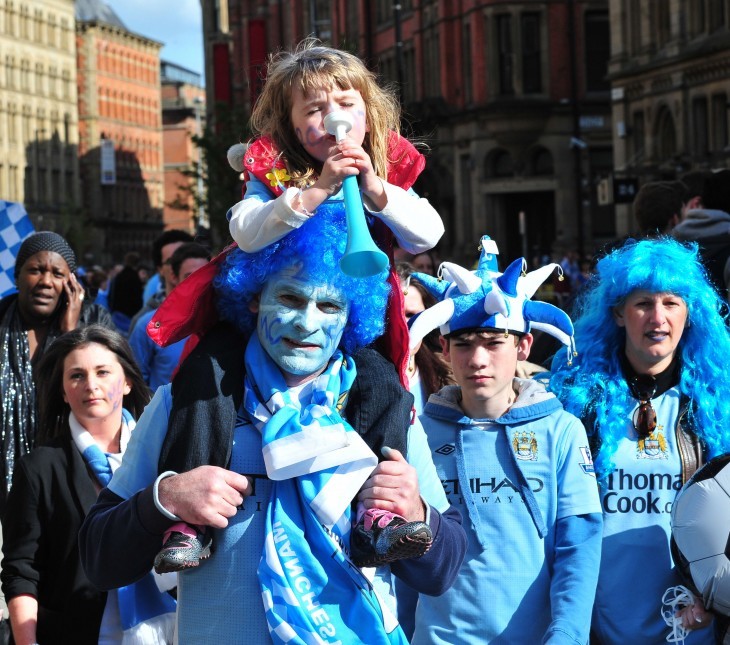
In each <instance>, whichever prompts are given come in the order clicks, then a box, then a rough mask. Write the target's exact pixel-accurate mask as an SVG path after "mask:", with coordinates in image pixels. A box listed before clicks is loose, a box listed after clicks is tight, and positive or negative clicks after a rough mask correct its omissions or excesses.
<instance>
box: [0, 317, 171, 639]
mask: <svg viewBox="0 0 730 645" xmlns="http://www.w3.org/2000/svg"><path fill="white" fill-rule="evenodd" d="M38 367H39V369H38V373H39V381H38V394H39V398H40V400H42V401H43V402H44V405H43V406H42V407H41V413H40V424H39V428H40V432H39V443H40V444H42V445H41V447H38V448H36V449H34V450H33V451H31V452H30V453H29V454H28V455H26V456H24V457H23V458H22V459H21V460H20V461H19V463H18V465H17V467H16V470H15V475H14V477H13V486H12V488H11V490H10V493H9V495H8V501H7V506H6V512H5V516H4V518H3V536H4V544H3V553H4V556H5V557H4V559H3V563H2V569H3V570H2V573H1V574H0V576H1V578H2V588H3V592H4V593H5V596H6V598H7V599H8V609H9V611H10V622H11V627H12V631H13V636H14V638H15V642H16V643H18V644H19V645H26V644H28V643H36V642H37V643H94V644H96V643H102V642H103V643H111V642H117V643H119V642H122V633H123V631H126V630H127V629H128V628H130V627H135V626H136V625H138V624H140V623H142V622H144V623H145V624H144V625H143V626H142V629H145V628H146V626H147V625H149V623H153V625H152V630H151V631H152V634H153V635H152V636H149V637H146V638H145V640H143V641H141V642H145V643H165V642H168V639H169V638H170V637H171V633H168V634H167V635H166V636H165V635H161V634H162V633H164V631H165V629H167V630H168V632H171V631H172V630H171V628H172V626H173V624H174V609H175V606H174V601H172V599H171V598H170V597H169V596H168V595H167V594H164V595H163V594H160V592H159V591H158V590H157V589H156V587H155V584H154V580H153V579H152V578H151V577H150V576H147V577H145V578H143V579H142V581H140V582H138V583H135V584H134V585H132V586H130V587H126V588H124V590H114V591H111V592H109V593H102V592H99V591H97V590H96V589H95V588H94V587H93V586H92V584H91V583H90V582H89V580H88V579H87V577H86V575H85V573H84V571H83V569H82V567H81V564H80V561H79V549H78V539H77V536H78V530H79V528H80V526H81V523H82V522H83V520H84V518H85V517H86V513H87V511H88V509H89V508H90V507H91V505H92V504H93V503H94V502H95V501H96V497H97V494H98V493H99V491H100V490H101V488H103V487H104V486H105V485H106V484H107V483H108V481H109V480H110V479H111V476H112V473H113V471H114V470H115V469H116V467H117V466H118V465H119V464H120V463H121V459H122V455H123V454H124V450H125V448H126V444H127V442H128V440H129V437H130V433H131V431H132V429H133V427H134V417H136V416H138V415H139V414H141V412H142V410H143V408H144V406H145V405H146V403H147V402H148V401H149V391H148V389H147V386H146V385H145V383H144V380H143V378H142V375H141V374H140V371H139V369H138V367H137V366H136V364H135V363H134V359H133V358H132V353H131V350H130V348H129V345H128V344H127V342H126V341H125V340H124V339H123V338H122V337H121V336H120V335H119V334H118V333H117V332H115V331H112V330H109V329H107V328H105V327H102V326H100V325H90V326H88V327H83V328H81V329H76V330H74V331H72V332H69V333H67V334H64V335H63V336H61V337H60V338H59V339H57V340H56V341H55V342H54V343H53V344H52V345H51V347H50V348H49V349H48V351H47V352H46V354H45V355H44V357H43V359H42V360H41V362H40V364H39V366H38ZM120 557H123V554H121V553H120ZM141 591H143V592H144V593H145V594H148V595H149V597H148V598H146V600H145V601H144V602H143V601H141V600H140V593H139V592H141ZM140 603H142V604H141V605H140ZM130 608H131V609H132V610H133V613H135V612H134V610H136V613H135V617H134V618H132V619H129V614H130V611H129V610H130ZM171 612H172V613H171ZM139 616H142V617H143V618H144V619H147V618H150V617H152V620H151V621H146V620H145V621H140V620H139ZM130 620H131V622H132V623H134V621H135V620H136V621H137V622H136V623H134V624H133V625H132V624H130ZM158 627H159V628H160V629H159V630H158V629H157V628H158ZM137 642H140V641H137Z"/></svg>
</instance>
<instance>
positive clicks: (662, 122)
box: [654, 107, 677, 162]
mask: <svg viewBox="0 0 730 645" xmlns="http://www.w3.org/2000/svg"><path fill="white" fill-rule="evenodd" d="M654 143H655V150H654V153H655V158H656V159H657V161H659V162H663V161H666V160H667V159H671V158H672V157H673V156H674V155H675V154H677V129H676V128H675V126H674V119H673V118H672V113H671V112H670V111H669V108H667V107H662V108H660V110H659V112H658V114H657V118H656V135H655V137H654Z"/></svg>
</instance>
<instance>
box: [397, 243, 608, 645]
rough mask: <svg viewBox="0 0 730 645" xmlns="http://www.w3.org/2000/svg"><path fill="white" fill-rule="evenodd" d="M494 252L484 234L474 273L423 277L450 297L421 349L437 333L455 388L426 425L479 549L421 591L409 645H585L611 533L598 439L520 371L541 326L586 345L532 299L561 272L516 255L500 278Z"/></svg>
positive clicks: (420, 326) (420, 324)
mask: <svg viewBox="0 0 730 645" xmlns="http://www.w3.org/2000/svg"><path fill="white" fill-rule="evenodd" d="M490 251H493V243H492V242H491V240H489V238H488V237H486V236H485V237H484V238H482V254H481V258H480V262H479V265H478V268H477V269H476V271H474V272H471V271H468V270H466V269H463V268H462V267H460V266H457V265H455V264H450V263H444V264H442V265H441V268H440V271H439V275H440V278H439V279H435V278H432V277H430V276H427V275H422V274H416V275H418V278H419V280H422V281H423V282H424V283H425V284H426V285H427V287H428V288H429V289H430V290H431V291H432V293H433V294H434V295H435V296H436V297H437V298H438V299H439V302H438V303H437V304H436V305H434V306H433V307H431V308H430V309H427V310H426V311H425V312H423V313H421V314H420V316H419V318H418V319H417V320H416V321H415V322H414V323H413V325H412V326H411V344H412V345H415V344H417V343H418V341H419V340H420V339H421V338H422V337H423V336H424V335H425V334H426V333H427V332H428V331H430V330H431V329H434V328H435V327H439V329H440V332H441V337H440V342H441V346H442V348H443V354H444V358H446V360H447V361H449V362H450V364H451V367H452V369H453V373H454V379H455V380H456V382H457V385H456V386H447V387H445V388H443V389H442V390H441V391H440V392H438V393H437V394H432V395H431V397H430V398H429V401H428V403H427V404H426V407H425V410H424V414H423V415H422V416H421V417H420V420H421V422H422V424H423V426H424V428H425V430H426V432H427V434H428V439H429V445H430V447H431V451H432V454H433V460H434V463H435V465H436V469H437V471H438V474H439V476H440V478H441V481H442V483H443V486H444V489H445V491H446V494H447V497H448V498H449V501H450V503H451V504H453V505H454V506H455V507H456V508H458V509H459V510H460V511H461V513H462V515H463V516H464V518H465V522H464V525H465V529H466V532H467V536H468V540H469V546H468V550H467V557H466V559H465V560H464V563H463V564H462V566H461V569H460V571H459V575H458V576H457V579H456V582H455V584H454V585H453V586H452V587H451V589H449V590H448V591H447V592H446V593H445V594H443V595H442V596H440V597H438V598H433V597H427V596H424V595H421V596H420V598H419V602H418V606H417V609H416V616H415V633H414V636H413V640H412V643H415V644H417V645H421V644H423V643H449V642H453V641H452V640H451V639H452V638H453V634H458V635H459V641H460V642H462V643H475V642H479V643H491V642H495V643H496V642H499V643H540V642H543V643H587V642H588V637H589V629H590V619H591V609H592V606H593V598H594V596H595V590H596V582H597V573H598V565H599V561H600V550H601V529H602V520H601V507H600V505H599V500H598V490H597V487H596V480H595V475H594V473H593V462H592V460H591V454H590V451H589V449H588V440H587V438H586V433H585V430H584V428H583V426H582V425H581V422H580V421H579V420H578V419H577V418H576V417H574V416H573V415H572V414H569V413H568V412H566V411H565V410H563V406H562V405H561V404H560V402H559V401H558V400H557V399H556V398H555V396H554V395H553V394H551V393H550V392H548V391H547V390H546V389H545V387H544V386H543V385H542V384H540V383H538V382H537V381H533V380H523V379H519V378H515V377H514V374H515V367H516V365H517V361H518V360H524V359H526V358H527V357H528V355H529V353H530V346H531V345H532V335H531V334H530V330H531V329H532V328H535V329H540V330H542V331H544V332H547V333H549V334H552V335H553V336H555V337H556V338H558V339H559V340H560V341H561V342H562V343H563V344H564V345H565V346H566V348H567V351H568V353H569V356H572V355H573V353H574V351H575V349H574V344H573V325H572V323H571V321H570V318H569V317H568V316H567V314H565V313H564V312H563V311H561V310H560V309H558V308H556V307H554V306H552V305H550V304H547V303H543V302H533V301H531V300H530V298H531V297H532V295H533V294H534V293H535V291H536V290H537V288H538V287H539V286H540V284H542V282H543V281H544V280H546V279H547V278H548V277H549V275H550V274H551V273H552V271H553V270H554V269H556V268H557V269H559V267H558V265H556V264H551V265H548V266H546V267H542V268H541V269H538V270H536V271H533V272H531V273H528V274H525V273H523V267H524V266H525V261H524V260H523V259H519V260H516V261H515V262H513V263H512V264H511V265H510V266H509V267H508V268H507V269H506V271H505V272H504V273H499V272H498V271H497V267H496V260H495V259H494V254H493V253H492V252H490ZM467 518H468V520H467ZM399 593H400V591H399Z"/></svg>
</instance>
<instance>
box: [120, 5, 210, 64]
mask: <svg viewBox="0 0 730 645" xmlns="http://www.w3.org/2000/svg"><path fill="white" fill-rule="evenodd" d="M105 2H106V3H107V4H108V5H109V6H110V7H111V8H112V9H114V11H115V12H116V14H117V15H118V16H119V18H120V19H121V20H122V22H123V23H124V24H125V25H126V26H127V28H128V29H129V30H130V31H133V32H134V33H136V34H139V35H140V36H146V37H147V38H151V39H152V40H157V41H159V42H161V43H164V47H163V48H162V51H161V53H160V57H161V58H162V59H163V60H166V61H169V62H171V63H176V64H177V65H182V66H183V67H187V68H188V69H190V70H192V71H193V72H197V73H198V74H201V75H202V74H203V73H204V69H203V27H202V17H201V9H200V0H105Z"/></svg>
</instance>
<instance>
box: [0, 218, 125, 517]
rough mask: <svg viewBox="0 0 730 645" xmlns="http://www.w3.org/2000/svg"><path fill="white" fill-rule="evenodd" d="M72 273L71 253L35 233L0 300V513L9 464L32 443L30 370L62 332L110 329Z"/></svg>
mask: <svg viewBox="0 0 730 645" xmlns="http://www.w3.org/2000/svg"><path fill="white" fill-rule="evenodd" d="M74 271H76V255H75V254H74V252H73V250H72V249H71V247H70V246H69V244H68V242H66V240H65V239H63V238H62V237H61V236H60V235H58V234H57V233H52V232H50V231H42V232H40V233H35V234H33V235H31V236H30V237H28V238H27V239H26V240H25V241H24V242H23V244H21V246H20V249H19V251H18V255H17V258H16V262H15V284H16V286H17V289H18V292H17V293H15V294H11V295H9V296H7V297H5V298H3V299H2V300H0V513H1V512H2V511H4V508H5V498H6V496H7V492H8V490H9V489H10V484H11V482H12V477H13V470H14V467H15V463H16V462H17V460H18V459H19V458H20V457H21V456H22V455H24V454H25V453H26V452H28V451H29V450H30V449H31V448H32V447H33V446H34V445H35V434H36V426H37V405H36V398H35V382H34V379H33V368H34V366H35V365H36V363H37V362H38V360H39V359H40V357H41V356H42V355H43V353H44V352H45V350H46V348H47V347H48V346H50V344H51V343H52V342H53V341H54V340H55V339H56V338H58V337H59V336H60V335H61V334H63V333H65V332H67V331H71V330H72V329H76V328H77V327H83V326H85V325H88V324H91V323H94V322H98V323H101V324H103V325H104V326H106V327H110V328H113V323H112V321H111V317H110V316H109V314H108V312H107V311H106V310H105V309H103V308H102V307H100V306H99V305H94V304H91V303H88V302H85V301H84V297H85V293H84V290H83V288H82V286H81V285H80V284H79V282H78V280H77V279H76V276H75V275H74Z"/></svg>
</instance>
